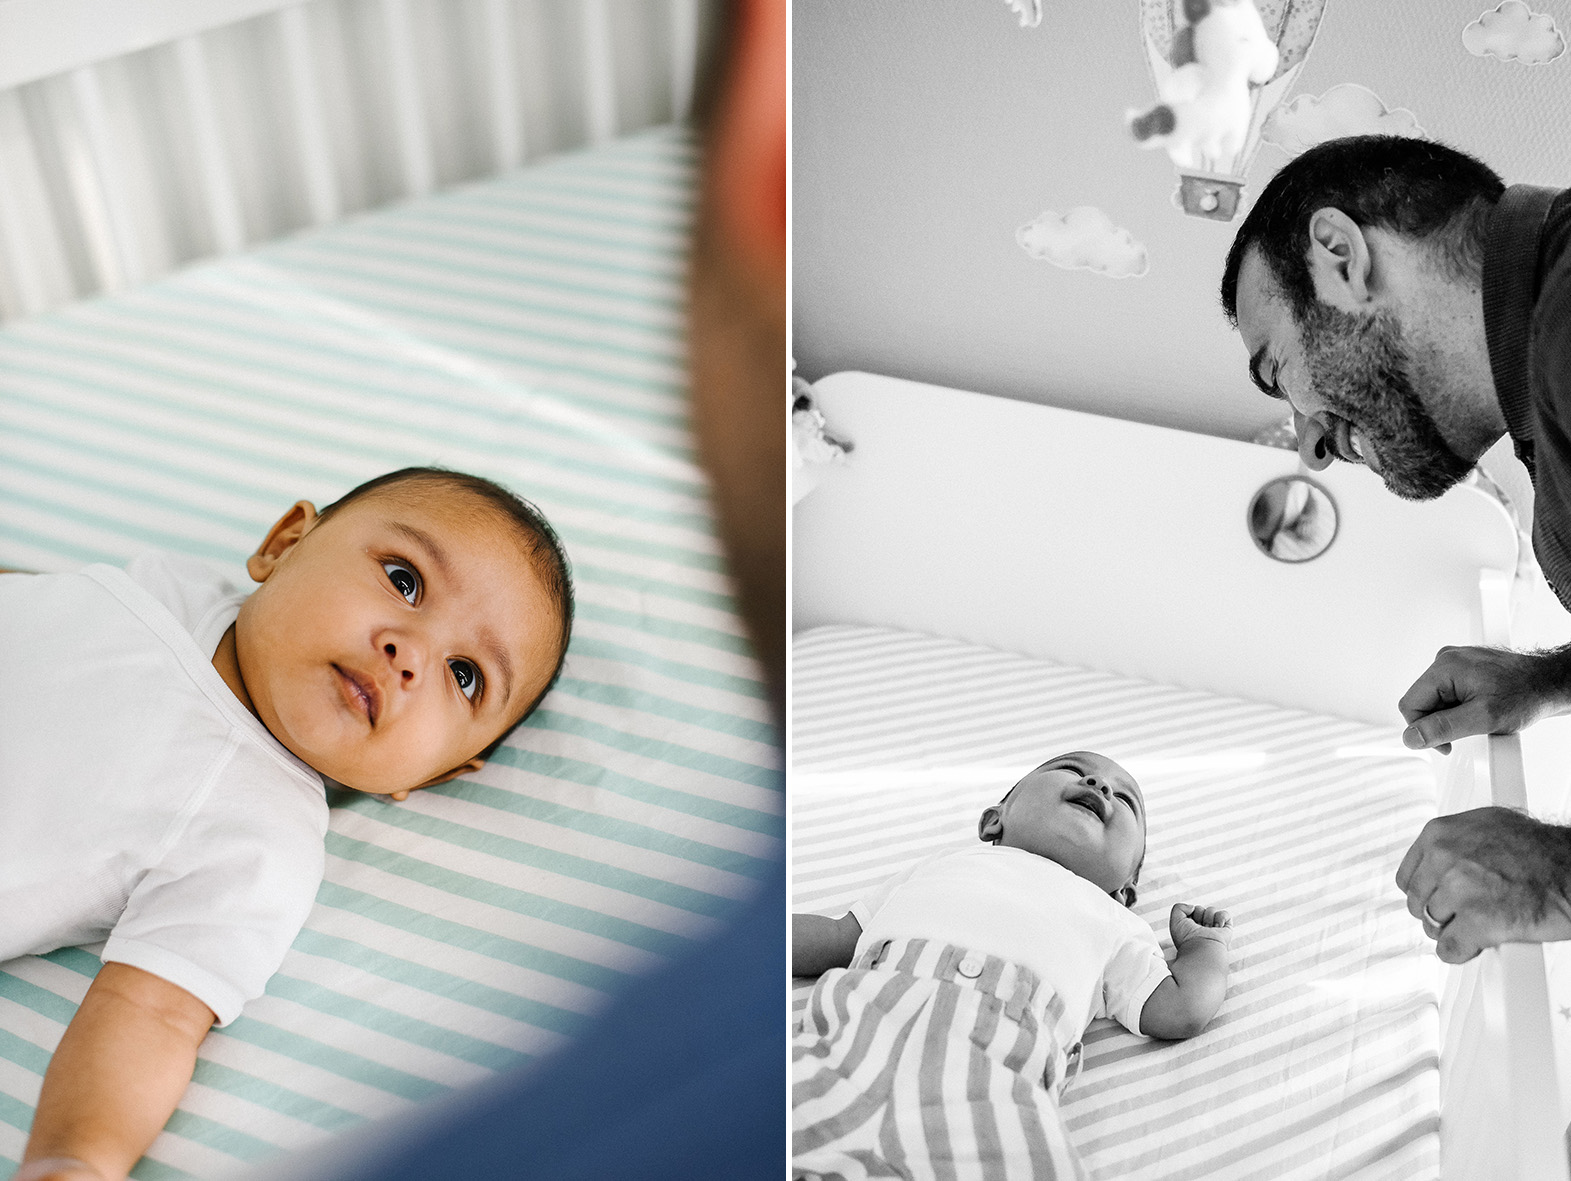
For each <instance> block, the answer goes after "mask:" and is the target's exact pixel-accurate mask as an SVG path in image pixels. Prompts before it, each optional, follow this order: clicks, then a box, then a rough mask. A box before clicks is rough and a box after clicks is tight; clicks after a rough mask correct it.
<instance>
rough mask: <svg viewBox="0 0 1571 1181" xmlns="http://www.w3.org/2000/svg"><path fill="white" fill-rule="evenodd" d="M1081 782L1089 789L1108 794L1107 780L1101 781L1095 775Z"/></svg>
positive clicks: (1088, 776)
mask: <svg viewBox="0 0 1571 1181" xmlns="http://www.w3.org/2000/svg"><path fill="white" fill-rule="evenodd" d="M1081 782H1082V783H1084V784H1085V785H1086V786H1087V787H1090V788H1094V789H1096V790H1097V791H1099V792H1101V793H1102V794H1103V795H1106V794H1107V781H1106V780H1105V779H1099V778H1097V776H1095V775H1087V776H1086V777H1085V778H1084V779H1082V780H1081Z"/></svg>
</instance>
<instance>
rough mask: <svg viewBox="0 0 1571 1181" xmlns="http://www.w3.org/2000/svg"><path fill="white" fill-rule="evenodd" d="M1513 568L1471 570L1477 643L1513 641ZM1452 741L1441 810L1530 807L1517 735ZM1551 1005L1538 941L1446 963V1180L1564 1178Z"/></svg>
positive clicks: (1570, 1178) (1567, 1180) (1569, 1177)
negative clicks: (1474, 573)
mask: <svg viewBox="0 0 1571 1181" xmlns="http://www.w3.org/2000/svg"><path fill="white" fill-rule="evenodd" d="M1512 577H1513V576H1512V575H1511V574H1509V573H1506V572H1503V571H1498V570H1485V571H1483V572H1481V574H1480V576H1479V605H1480V625H1481V627H1480V631H1481V635H1480V637H1479V638H1480V639H1481V640H1482V642H1483V643H1486V644H1489V645H1492V646H1499V647H1509V646H1510V643H1511V629H1510V596H1511V588H1512ZM1456 745H1457V757H1456V758H1455V759H1454V761H1453V762H1452V763H1451V765H1450V766H1449V767H1448V775H1447V781H1446V784H1445V786H1444V789H1443V791H1442V795H1441V811H1442V812H1453V811H1459V810H1461V809H1463V808H1467V807H1472V806H1475V805H1476V804H1478V803H1481V802H1483V801H1484V800H1486V799H1487V800H1489V801H1490V802H1492V803H1495V804H1498V805H1501V806H1502V807H1508V808H1522V809H1526V807H1527V803H1528V797H1527V778H1526V775H1525V773H1524V769H1523V762H1522V740H1521V737H1520V735H1517V734H1492V735H1490V736H1489V737H1488V738H1487V739H1477V738H1475V739H1469V740H1466V741H1464V742H1462V743H1458V744H1456ZM1549 1005H1550V1001H1549V986H1548V977H1547V974H1546V970H1545V963H1544V953H1543V948H1542V947H1540V946H1539V945H1537V944H1529V943H1511V944H1506V945H1504V946H1502V947H1500V948H1498V949H1493V950H1489V951H1485V952H1483V953H1482V954H1481V955H1480V956H1479V957H1478V958H1477V959H1474V960H1473V961H1471V962H1469V963H1467V964H1464V965H1462V966H1461V967H1459V968H1454V969H1452V970H1451V972H1450V974H1449V976H1448V979H1447V982H1446V990H1445V998H1444V1000H1443V1002H1442V1006H1441V1012H1442V1020H1443V1029H1442V1038H1443V1045H1444V1053H1443V1057H1442V1064H1443V1069H1442V1073H1441V1086H1442V1093H1441V1113H1442V1140H1441V1145H1442V1174H1443V1176H1444V1177H1446V1178H1447V1179H1448V1181H1449V1179H1451V1178H1456V1179H1458V1181H1463V1179H1465V1181H1475V1179H1476V1181H1496V1179H1499V1181H1571V1166H1568V1162H1567V1150H1566V1139H1565V1128H1564V1125H1565V1111H1564V1107H1563V1104H1562V1099H1561V1089H1560V1078H1559V1070H1558V1067H1557V1065H1556V1057H1555V1045H1554V1030H1553V1027H1552V1022H1551V1013H1550V1007H1549ZM1502 1132H1504V1133H1506V1134H1505V1135H1504V1136H1502V1135H1501V1133H1502Z"/></svg>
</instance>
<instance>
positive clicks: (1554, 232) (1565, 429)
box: [1483, 185, 1571, 611]
mask: <svg viewBox="0 0 1571 1181" xmlns="http://www.w3.org/2000/svg"><path fill="white" fill-rule="evenodd" d="M1483 286H1484V335H1485V338H1486V339H1487V341H1488V344H1489V367H1490V370H1491V372H1492V373H1493V375H1494V380H1495V393H1496V395H1497V396H1498V397H1499V399H1500V409H1501V411H1502V412H1503V413H1504V414H1505V419H1506V427H1507V429H1508V430H1509V431H1510V432H1511V441H1512V442H1513V443H1514V444H1515V446H1516V454H1517V457H1518V458H1519V459H1521V461H1522V462H1523V464H1524V465H1526V467H1527V471H1528V475H1529V476H1531V477H1532V479H1533V553H1534V556H1536V557H1537V558H1538V564H1539V565H1540V566H1542V567H1543V570H1544V576H1545V578H1547V579H1548V581H1549V585H1550V586H1551V587H1552V588H1553V589H1554V592H1555V596H1556V597H1557V598H1558V599H1559V600H1560V603H1561V605H1562V606H1563V607H1565V608H1566V609H1567V610H1568V611H1571V189H1544V188H1538V187H1535V186H1532V185H1513V186H1511V187H1510V188H1509V189H1507V190H1506V192H1505V194H1504V195H1503V196H1502V197H1501V199H1500V203H1499V205H1497V206H1496V207H1495V211H1494V213H1493V214H1492V216H1491V219H1490V226H1489V241H1488V245H1487V246H1486V248H1485V252H1484V275H1483Z"/></svg>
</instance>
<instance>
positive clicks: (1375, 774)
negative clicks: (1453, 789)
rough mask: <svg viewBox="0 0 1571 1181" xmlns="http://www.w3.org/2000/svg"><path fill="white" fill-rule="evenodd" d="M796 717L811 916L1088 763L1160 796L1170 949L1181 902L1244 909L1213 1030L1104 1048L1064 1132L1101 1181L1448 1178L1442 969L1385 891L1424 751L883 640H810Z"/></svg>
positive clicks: (1302, 716)
mask: <svg viewBox="0 0 1571 1181" xmlns="http://www.w3.org/2000/svg"><path fill="white" fill-rule="evenodd" d="M792 704H793V714H792V719H793V720H792V754H791V804H790V812H791V842H792V844H791V864H792V892H793V909H795V910H798V911H803V910H806V911H817V912H820V913H825V914H835V915H838V914H841V913H844V911H845V910H846V909H847V908H848V907H849V905H850V904H851V903H852V902H853V901H854V900H855V899H856V898H858V897H859V896H861V895H863V894H864V893H866V892H867V891H868V890H869V889H870V888H871V887H872V886H873V885H875V884H876V883H877V882H879V881H881V880H883V879H884V878H885V877H887V876H889V875H890V874H892V873H894V872H896V871H897V870H899V869H901V868H902V867H904V866H905V865H907V864H909V863H910V862H912V861H914V860H916V859H917V858H919V857H922V856H925V855H927V854H929V853H932V852H934V851H937V850H941V849H944V848H949V847H954V846H956V845H964V844H967V843H969V842H970V841H974V840H975V839H976V837H975V832H976V819H977V816H978V815H979V814H980V812H981V810H982V808H983V807H985V806H986V805H987V804H990V803H994V802H996V801H997V800H998V799H999V798H1000V797H1001V796H1002V795H1003V793H1004V791H1005V790H1007V788H1008V787H1009V786H1010V785H1011V784H1013V783H1014V782H1015V780H1016V779H1018V778H1019V777H1020V776H1021V775H1022V774H1024V773H1025V772H1026V771H1028V770H1029V769H1031V768H1032V767H1034V766H1036V765H1037V764H1039V763H1040V762H1042V761H1043V760H1045V759H1047V758H1048V757H1050V756H1051V755H1053V754H1057V753H1061V752H1063V751H1067V750H1073V749H1089V750H1096V751H1100V752H1102V753H1104V754H1108V755H1110V756H1112V757H1114V758H1115V759H1117V760H1118V761H1119V762H1121V763H1123V765H1124V766H1125V767H1127V768H1128V769H1129V770H1130V771H1131V772H1132V773H1133V774H1134V775H1135V777H1136V778H1137V779H1138V780H1139V781H1140V783H1141V785H1142V787H1143V788H1144V790H1145V794H1146V799H1147V804H1148V807H1149V822H1148V823H1149V835H1148V843H1147V848H1148V852H1147V857H1146V863H1145V868H1144V870H1143V872H1142V874H1141V881H1140V890H1139V900H1138V902H1137V904H1136V908H1135V909H1136V911H1137V912H1138V913H1139V915H1140V916H1141V917H1142V918H1145V919H1147V920H1148V921H1149V922H1150V923H1151V925H1152V927H1153V928H1155V929H1156V930H1157V931H1158V933H1159V935H1160V936H1161V938H1162V941H1163V945H1164V947H1165V948H1166V949H1167V950H1168V952H1169V954H1171V941H1170V940H1169V938H1168V935H1167V914H1168V910H1169V908H1170V907H1171V905H1172V904H1173V903H1174V902H1178V901H1189V902H1200V903H1205V904H1210V905H1217V906H1223V907H1226V908H1227V909H1228V910H1230V911H1231V912H1232V914H1233V921H1234V926H1235V931H1236V935H1235V939H1234V942H1233V946H1232V960H1231V964H1232V968H1231V975H1230V980H1229V986H1228V993H1227V999H1226V1001H1225V1003H1224V1004H1223V1006H1222V1009H1221V1011H1220V1012H1219V1013H1218V1015H1217V1017H1216V1019H1215V1020H1214V1021H1213V1022H1212V1024H1211V1026H1210V1028H1209V1029H1207V1031H1206V1032H1205V1033H1203V1034H1202V1035H1200V1036H1199V1037H1197V1038H1194V1039H1191V1040H1190V1041H1186V1042H1177V1043H1158V1042H1153V1041H1149V1040H1146V1039H1142V1038H1138V1037H1135V1036H1134V1035H1132V1034H1129V1033H1128V1032H1126V1031H1124V1030H1123V1029H1122V1028H1121V1027H1119V1026H1117V1025H1115V1024H1114V1023H1113V1022H1111V1021H1098V1022H1096V1023H1094V1024H1093V1026H1092V1028H1091V1030H1090V1031H1089V1032H1088V1034H1087V1036H1086V1039H1085V1054H1084V1065H1083V1069H1082V1070H1081V1073H1080V1075H1079V1076H1078V1077H1077V1078H1075V1079H1074V1081H1072V1082H1071V1083H1070V1084H1069V1086H1068V1089H1067V1091H1066V1092H1065V1096H1064V1103H1063V1115H1064V1118H1065V1120H1066V1122H1067V1125H1068V1127H1069V1131H1070V1135H1071V1137H1072V1139H1073V1141H1074V1143H1075V1144H1076V1146H1077V1147H1078V1148H1079V1150H1080V1152H1081V1153H1082V1154H1083V1157H1084V1160H1085V1162H1086V1164H1087V1166H1088V1167H1089V1169H1090V1171H1091V1173H1092V1175H1093V1176H1095V1177H1103V1178H1115V1177H1116V1178H1148V1179H1152V1181H1155V1179H1158V1178H1160V1179H1161V1181H1180V1179H1186V1178H1202V1177H1203V1178H1226V1179H1229V1181H1243V1179H1245V1178H1258V1179H1262V1181H1264V1179H1267V1178H1269V1179H1271V1181H1285V1179H1290V1178H1303V1179H1308V1178H1332V1177H1335V1178H1351V1177H1357V1178H1413V1179H1417V1178H1425V1179H1432V1178H1434V1177H1436V1176H1438V1174H1439V1020H1438V996H1439V987H1440V982H1441V973H1440V969H1439V965H1438V961H1437V960H1436V959H1435V958H1434V956H1433V954H1432V952H1431V951H1430V945H1428V944H1427V943H1426V941H1425V940H1424V939H1423V937H1422V934H1421V933H1420V931H1419V928H1418V925H1417V924H1416V923H1414V922H1413V921H1412V919H1411V918H1410V917H1409V916H1408V914H1407V912H1406V909H1405V906H1404V900H1403V897H1402V895H1401V893H1400V892H1399V891H1398V890H1397V889H1396V887H1395V885H1394V881H1393V879H1394V875H1395V872H1396V868H1397V865H1398V864H1399V863H1400V861H1401V857H1402V854H1403V852H1404V851H1405V850H1406V848H1407V846H1408V844H1409V843H1410V842H1411V841H1412V839H1413V837H1414V836H1415V835H1416V834H1417V832H1418V830H1419V829H1420V828H1421V827H1422V825H1423V823H1424V821H1425V820H1426V819H1428V818H1429V817H1430V816H1432V815H1433V814H1434V808H1435V788H1434V779H1433V774H1432V771H1431V769H1430V766H1429V764H1428V762H1427V758H1428V756H1424V755H1414V754H1412V753H1411V752H1408V751H1405V750H1404V749H1403V748H1402V747H1401V745H1400V744H1399V742H1398V740H1397V736H1396V734H1394V733H1388V732H1386V731H1383V730H1377V729H1374V728H1372V727H1369V726H1367V725H1364V724H1361V723H1356V722H1350V721H1344V720H1340V719H1336V718H1330V717H1322V716H1316V715H1312V714H1308V713H1302V712H1297V711H1291V710H1285V709H1281V708H1278V707H1275V706H1269V705H1261V704H1257V703H1253V702H1248V701H1244V700H1240V699H1230V698H1222V697H1217V696H1213V695H1210V694H1206V693H1200V692H1193V691H1188V690H1183V689H1176V688H1171V687H1168V686H1163V685H1156V684H1152V683H1149V682H1142V681H1136V680H1131V679H1127V678H1123V677H1118V676H1112V675H1108V674H1105V673H1100V672H1093V671H1089V670H1086V669H1081V668H1073V667H1067V666H1060V665H1054V664H1051V663H1047V662H1044V661H1040V660H1034V659H1030V658H1026V657H1023V656H1017V655H1013V654H1008V653H1003V652H998V651H995V650H991V649H985V648H979V647H975V646H972V645H968V644H964V643H960V642H958V641H953V640H947V639H938V638H934V637H931V636H922V635H916V634H912V633H909V632H900V631H892V630H886V629H878V628H869V627H850V626H832V627H822V628H816V629H813V630H810V631H808V632H805V633H802V634H799V635H798V636H797V637H796V638H795V642H794V650H793V689H792ZM810 986H811V981H803V980H798V981H797V982H796V988H795V992H794V1003H795V1009H796V1011H797V1013H798V1014H800V1012H801V1009H802V1007H803V1006H804V1004H805V1000H806V995H807V992H808V991H809V989H810Z"/></svg>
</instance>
